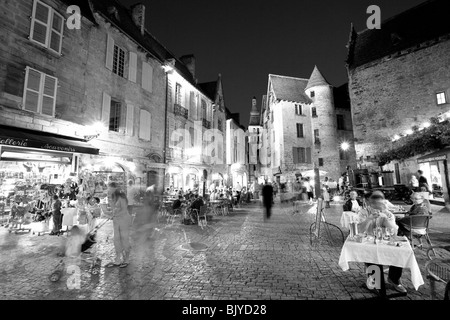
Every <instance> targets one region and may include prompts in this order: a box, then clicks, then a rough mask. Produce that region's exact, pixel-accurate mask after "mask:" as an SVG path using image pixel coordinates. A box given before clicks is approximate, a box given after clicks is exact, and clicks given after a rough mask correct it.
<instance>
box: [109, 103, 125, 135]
mask: <svg viewBox="0 0 450 320" xmlns="http://www.w3.org/2000/svg"><path fill="white" fill-rule="evenodd" d="M121 115H122V106H121V104H120V102H118V101H115V100H112V99H111V108H110V112H109V130H110V131H115V132H119V131H120V127H121V126H120V124H121V121H120V117H121Z"/></svg>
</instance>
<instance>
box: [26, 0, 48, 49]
mask: <svg viewBox="0 0 450 320" xmlns="http://www.w3.org/2000/svg"><path fill="white" fill-rule="evenodd" d="M50 17H51V10H50V7H48V6H46V5H44V4H42V3H40V2H38V1H35V2H34V7H33V16H32V19H31V30H30V39H31V40H34V41H36V42H38V43H40V44H42V45H44V46H47V43H48V37H47V34H48V28H49V25H50Z"/></svg>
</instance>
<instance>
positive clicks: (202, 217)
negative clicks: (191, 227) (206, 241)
mask: <svg viewBox="0 0 450 320" xmlns="http://www.w3.org/2000/svg"><path fill="white" fill-rule="evenodd" d="M206 209H207V208H206V206H201V207H200V211H198V210H196V211H197V221H198V225H199V226H200V227H201V228H202V229H203V227H206V226H207V225H208V219H207V217H206Z"/></svg>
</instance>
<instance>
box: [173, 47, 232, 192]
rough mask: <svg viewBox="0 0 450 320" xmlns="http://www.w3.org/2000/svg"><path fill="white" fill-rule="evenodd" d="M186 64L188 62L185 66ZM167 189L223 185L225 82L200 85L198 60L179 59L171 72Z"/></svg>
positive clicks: (201, 188) (200, 188)
mask: <svg viewBox="0 0 450 320" xmlns="http://www.w3.org/2000/svg"><path fill="white" fill-rule="evenodd" d="M183 61H184V63H183ZM167 81H168V82H167V90H168V95H167V105H168V106H167V107H168V117H167V136H166V139H167V142H166V144H167V146H168V147H167V149H166V162H167V164H168V169H167V174H166V181H165V184H166V186H169V187H170V186H173V187H174V188H175V189H180V188H182V189H183V190H187V189H191V190H193V189H194V188H198V190H199V192H200V193H201V194H203V193H204V192H206V191H207V189H208V187H209V186H210V185H211V184H212V182H214V183H217V185H219V186H220V185H222V184H223V180H224V177H223V175H224V173H226V165H225V100H224V96H223V89H222V81H221V76H220V75H219V77H218V80H217V81H214V82H209V83H203V84H198V83H197V79H196V78H195V57H194V56H193V55H186V56H183V57H181V58H180V60H179V61H178V60H175V64H174V68H173V69H172V70H171V71H169V72H168V73H167Z"/></svg>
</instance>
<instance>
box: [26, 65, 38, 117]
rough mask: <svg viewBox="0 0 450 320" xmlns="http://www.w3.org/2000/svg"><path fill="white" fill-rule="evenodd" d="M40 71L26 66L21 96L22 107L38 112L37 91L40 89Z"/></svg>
mask: <svg viewBox="0 0 450 320" xmlns="http://www.w3.org/2000/svg"><path fill="white" fill-rule="evenodd" d="M41 75H42V74H41V73H40V72H39V71H36V70H33V69H30V68H28V67H27V71H26V75H25V90H24V96H23V108H24V109H25V110H28V111H33V112H38V110H39V109H38V108H39V93H40V91H41Z"/></svg>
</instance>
